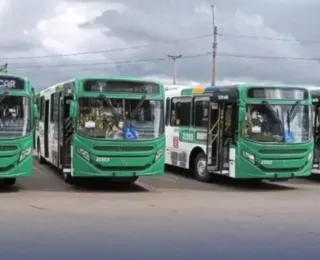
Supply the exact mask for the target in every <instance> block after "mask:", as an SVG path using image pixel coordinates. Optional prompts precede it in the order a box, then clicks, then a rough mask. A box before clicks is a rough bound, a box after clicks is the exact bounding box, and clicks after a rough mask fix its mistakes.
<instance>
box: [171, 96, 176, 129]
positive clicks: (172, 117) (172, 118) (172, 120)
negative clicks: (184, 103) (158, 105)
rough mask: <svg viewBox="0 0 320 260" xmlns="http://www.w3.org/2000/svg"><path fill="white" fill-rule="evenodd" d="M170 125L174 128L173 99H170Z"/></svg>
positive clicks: (174, 105) (174, 111)
mask: <svg viewBox="0 0 320 260" xmlns="http://www.w3.org/2000/svg"><path fill="white" fill-rule="evenodd" d="M170 125H172V126H176V104H175V100H174V98H172V99H171V110H170Z"/></svg>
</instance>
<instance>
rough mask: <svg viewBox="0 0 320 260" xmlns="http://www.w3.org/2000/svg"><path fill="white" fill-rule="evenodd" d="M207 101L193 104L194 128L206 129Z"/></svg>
mask: <svg viewBox="0 0 320 260" xmlns="http://www.w3.org/2000/svg"><path fill="white" fill-rule="evenodd" d="M208 107H209V101H203V100H198V101H195V102H194V126H196V127H207V125H208V114H209V113H208V112H209V111H208Z"/></svg>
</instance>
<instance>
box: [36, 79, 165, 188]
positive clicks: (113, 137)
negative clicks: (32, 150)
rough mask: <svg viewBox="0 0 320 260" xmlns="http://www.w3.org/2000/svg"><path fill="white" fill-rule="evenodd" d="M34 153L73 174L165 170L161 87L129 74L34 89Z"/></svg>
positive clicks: (135, 174)
mask: <svg viewBox="0 0 320 260" xmlns="http://www.w3.org/2000/svg"><path fill="white" fill-rule="evenodd" d="M39 102H40V118H39V130H38V132H37V156H38V159H39V162H40V163H44V162H49V163H50V164H52V165H54V166H56V167H57V168H58V169H60V170H61V171H62V172H63V176H64V179H65V181H66V182H67V183H73V181H74V180H75V178H77V177H108V178H110V179H112V180H120V181H122V182H128V183H131V182H134V181H136V180H137V179H138V178H139V177H140V176H155V175H162V174H164V148H165V135H164V122H163V121H164V115H163V113H164V87H163V85H161V84H159V83H156V82H153V81H146V80H139V79H133V78H111V77H92V78H76V79H73V80H69V81H66V82H63V83H59V84H56V85H54V86H52V87H49V88H47V89H44V90H42V91H40V93H39Z"/></svg>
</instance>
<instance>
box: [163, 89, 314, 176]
mask: <svg viewBox="0 0 320 260" xmlns="http://www.w3.org/2000/svg"><path fill="white" fill-rule="evenodd" d="M311 115H312V100H311V96H310V93H309V92H308V90H307V89H305V88H297V87H289V86H288V87H286V86H260V85H245V84H239V85H233V86H223V87H222V86H221V87H207V88H204V87H197V88H190V87H189V88H188V87H183V88H179V87H177V88H175V89H170V88H169V89H168V90H167V91H166V122H165V123H166V137H167V139H166V146H167V147H166V149H167V151H166V158H165V162H166V164H168V165H173V166H178V167H181V168H185V169H190V170H191V171H192V172H193V174H194V176H195V178H196V179H198V180H199V181H210V180H211V179H212V177H213V175H215V174H219V175H225V176H229V177H230V178H234V179H252V180H258V181H259V180H287V179H289V178H294V177H304V176H309V175H310V174H311V170H312V160H313V148H314V143H313V134H312V117H311ZM207 155H208V156H207Z"/></svg>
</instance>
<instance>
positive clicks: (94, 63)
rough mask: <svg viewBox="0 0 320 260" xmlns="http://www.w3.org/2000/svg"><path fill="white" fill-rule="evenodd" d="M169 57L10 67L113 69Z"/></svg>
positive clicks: (196, 55)
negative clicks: (94, 67) (89, 67)
mask: <svg viewBox="0 0 320 260" xmlns="http://www.w3.org/2000/svg"><path fill="white" fill-rule="evenodd" d="M210 54H211V52H205V53H197V54H190V55H184V56H182V57H181V59H193V58H199V57H205V56H208V55H210ZM170 59H171V58H170V57H161V58H149V59H137V60H122V61H110V62H91V63H79V62H78V63H73V64H55V65H45V64H43V65H32V64H28V65H27V66H24V67H14V66H13V67H12V69H15V70H17V69H22V70H26V69H32V68H34V69H42V68H66V67H83V66H96V65H114V66H115V67H116V66H118V65H135V64H139V63H148V62H159V61H166V60H170Z"/></svg>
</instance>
